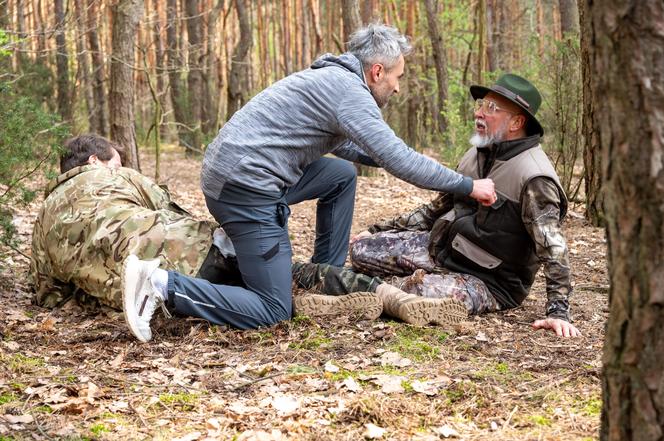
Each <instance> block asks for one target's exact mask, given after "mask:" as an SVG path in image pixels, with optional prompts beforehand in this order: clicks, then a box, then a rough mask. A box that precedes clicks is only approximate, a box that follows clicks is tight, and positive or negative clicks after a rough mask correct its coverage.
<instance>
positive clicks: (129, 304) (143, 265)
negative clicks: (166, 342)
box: [120, 254, 171, 343]
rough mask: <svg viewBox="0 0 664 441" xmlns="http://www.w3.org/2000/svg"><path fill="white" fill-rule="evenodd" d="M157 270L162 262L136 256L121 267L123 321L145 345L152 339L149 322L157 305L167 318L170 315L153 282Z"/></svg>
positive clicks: (128, 259) (130, 257) (128, 258)
mask: <svg viewBox="0 0 664 441" xmlns="http://www.w3.org/2000/svg"><path fill="white" fill-rule="evenodd" d="M157 268H159V259H154V260H139V258H138V257H136V256H135V255H133V254H131V255H130V256H129V257H127V258H126V259H125V261H124V263H123V264H122V275H121V280H120V283H121V285H122V306H123V312H124V318H125V321H126V322H127V324H128V325H129V329H131V332H132V333H133V334H134V335H135V336H136V338H138V339H139V340H140V341H142V342H144V343H145V342H148V341H150V340H151V339H152V330H151V329H150V320H152V315H153V314H154V311H155V310H156V309H157V306H161V308H162V310H163V311H164V314H165V315H166V316H167V317H170V316H171V314H170V313H169V312H168V310H167V309H166V305H165V304H164V299H163V298H162V297H161V295H160V294H159V293H157V292H156V291H155V290H154V289H153V288H152V284H151V283H150V277H151V276H152V273H153V272H154V270H156V269H157Z"/></svg>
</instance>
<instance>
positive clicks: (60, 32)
mask: <svg viewBox="0 0 664 441" xmlns="http://www.w3.org/2000/svg"><path fill="white" fill-rule="evenodd" d="M54 6H55V46H56V50H57V53H56V55H55V64H56V67H57V74H58V81H57V84H58V113H59V114H60V118H62V120H63V121H70V120H71V117H72V104H71V92H70V90H69V56H68V53H67V40H66V38H65V9H64V5H63V0H55V2H54ZM19 13H20V15H23V11H19Z"/></svg>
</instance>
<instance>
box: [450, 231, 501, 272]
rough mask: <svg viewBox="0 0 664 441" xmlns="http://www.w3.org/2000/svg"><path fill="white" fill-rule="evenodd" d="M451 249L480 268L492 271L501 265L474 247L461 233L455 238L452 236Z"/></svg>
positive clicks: (489, 254) (494, 257)
mask: <svg viewBox="0 0 664 441" xmlns="http://www.w3.org/2000/svg"><path fill="white" fill-rule="evenodd" d="M452 248H454V249H455V250H456V251H457V252H459V253H460V254H461V255H463V256H464V257H466V258H467V259H469V260H470V261H471V262H474V263H476V264H477V265H479V266H481V267H482V268H487V269H494V268H497V267H498V265H500V264H501V263H503V261H502V260H501V259H499V258H497V257H496V256H494V255H493V254H491V253H489V252H487V251H485V250H484V249H482V248H480V247H479V246H477V245H475V244H474V243H473V242H471V241H470V240H468V239H466V238H465V237H464V236H463V235H462V234H461V233H457V234H456V236H454V240H452Z"/></svg>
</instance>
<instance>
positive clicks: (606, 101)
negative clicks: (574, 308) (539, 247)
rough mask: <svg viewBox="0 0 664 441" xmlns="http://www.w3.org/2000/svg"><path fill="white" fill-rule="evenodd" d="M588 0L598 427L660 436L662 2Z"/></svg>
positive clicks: (663, 341) (621, 434) (663, 376)
mask: <svg viewBox="0 0 664 441" xmlns="http://www.w3.org/2000/svg"><path fill="white" fill-rule="evenodd" d="M585 1H586V5H585V8H586V11H587V13H588V17H586V19H589V26H590V41H591V45H590V48H589V49H590V57H589V58H590V72H589V73H590V75H591V78H592V82H593V90H594V91H596V92H598V91H601V95H600V94H597V93H595V94H594V96H595V97H596V98H598V99H597V100H596V103H597V108H596V112H595V114H594V119H593V120H594V122H595V128H596V130H597V131H598V136H599V145H600V146H601V155H602V156H601V162H602V165H603V167H602V169H603V170H602V172H603V174H602V184H603V189H604V191H605V193H606V198H605V200H604V206H605V209H606V222H607V237H608V246H609V256H608V257H609V273H610V281H611V290H610V293H609V302H610V314H609V321H608V324H607V329H606V339H605V343H604V358H603V365H604V375H603V384H602V386H603V399H604V408H603V411H602V426H601V430H600V438H601V439H602V440H610V441H614V440H615V441H618V440H621V441H629V440H634V441H637V440H638V441H655V440H657V441H661V440H664V369H662V366H663V365H664V264H663V260H664V81H662V78H663V77H664V31H663V29H664V2H662V1H661V0H631V1H624V0H620V1H619V0H606V1H604V2H597V1H593V0H585Z"/></svg>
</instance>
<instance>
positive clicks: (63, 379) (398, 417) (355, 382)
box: [0, 153, 608, 440]
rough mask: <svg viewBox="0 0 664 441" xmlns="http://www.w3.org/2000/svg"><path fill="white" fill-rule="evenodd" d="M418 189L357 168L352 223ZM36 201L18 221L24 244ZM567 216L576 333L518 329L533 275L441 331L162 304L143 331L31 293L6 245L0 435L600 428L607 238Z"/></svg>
mask: <svg viewBox="0 0 664 441" xmlns="http://www.w3.org/2000/svg"><path fill="white" fill-rule="evenodd" d="M144 162H153V161H151V160H150V161H147V160H146V161H144ZM199 167H200V165H199V162H198V161H196V160H185V159H183V158H182V156H181V155H180V154H174V153H171V154H169V155H167V156H166V157H164V158H163V162H162V177H163V180H164V181H165V183H166V184H168V185H169V188H170V190H171V192H172V194H173V196H174V199H175V200H176V201H178V202H180V203H181V205H183V206H185V207H186V208H188V209H190V210H191V211H192V212H193V213H194V214H195V215H196V216H199V217H201V218H202V217H206V216H208V214H207V211H206V209H205V205H204V202H203V198H202V195H201V192H200V190H199V187H198V179H197V178H193V177H197V176H198V170H199ZM144 172H145V174H147V175H148V176H153V173H154V171H153V169H152V168H150V167H147V166H146V167H145V169H144ZM38 184H40V183H35V185H38ZM432 195H433V193H430V192H427V191H423V190H419V189H416V188H415V187H412V186H410V185H408V184H404V183H402V182H401V181H399V180H397V179H395V178H393V177H391V176H388V175H386V174H384V173H383V174H380V175H379V176H378V177H374V178H360V180H359V185H358V194H357V206H356V211H355V220H354V224H353V232H359V231H361V230H362V229H363V227H365V226H366V225H368V224H370V223H371V222H372V221H374V220H377V219H381V218H386V217H390V216H393V215H395V214H397V213H400V212H402V211H405V210H407V209H410V208H413V207H415V206H416V205H418V204H421V203H423V202H426V201H428V200H429V199H430V198H431V197H432ZM38 206H39V201H37V202H36V203H35V204H33V205H32V206H31V207H30V208H29V209H28V210H26V211H24V212H22V213H21V216H19V218H18V225H19V227H20V231H21V234H22V235H23V238H24V242H25V243H24V245H23V246H22V250H23V252H24V253H25V254H29V240H30V234H31V230H32V222H33V221H34V217H35V215H36V213H37V210H38ZM571 211H572V213H571V216H570V217H569V218H568V220H567V222H566V225H565V232H566V237H567V240H568V245H569V248H570V258H571V264H572V270H573V273H574V280H575V295H574V298H573V312H574V319H575V323H576V325H577V326H578V328H579V329H580V330H581V332H582V333H583V337H582V338H579V339H575V340H562V339H559V338H557V337H556V336H554V335H553V334H551V333H548V332H544V331H538V332H535V331H533V330H532V329H531V328H530V324H531V323H532V322H533V321H534V320H535V319H537V318H540V317H542V316H543V313H544V300H545V295H544V282H543V278H542V276H541V274H540V276H539V277H538V280H537V283H536V285H535V287H534V289H533V290H532V293H531V296H530V297H529V298H528V299H526V301H525V302H524V304H523V305H522V307H520V308H518V309H515V310H511V311H508V312H502V313H495V314H488V315H485V316H482V317H474V318H472V319H471V320H470V321H469V322H467V323H465V324H463V325H462V326H459V327H458V328H456V329H453V330H451V329H450V330H447V329H440V328H436V327H426V328H415V327H412V326H410V325H405V324H403V323H399V322H395V321H392V320H390V319H386V318H382V319H380V320H378V321H375V322H368V321H360V322H355V321H350V320H348V319H347V318H344V317H340V318H336V319H331V320H321V321H315V320H310V319H307V318H304V319H302V318H298V319H295V320H293V321H290V322H286V323H282V324H280V325H277V326H275V327H272V328H269V329H261V330H256V331H236V330H231V329H227V328H224V327H217V326H208V325H207V324H206V323H204V322H202V321H200V320H193V319H187V320H185V319H173V320H166V319H163V318H161V317H159V319H158V320H157V321H156V323H155V324H156V326H155V334H156V335H155V338H154V341H153V342H151V343H149V344H139V343H138V342H137V341H136V340H135V339H134V338H133V337H132V336H131V335H130V333H129V331H128V329H127V327H126V326H125V324H124V321H123V319H122V315H121V314H120V313H118V312H115V311H111V310H103V311H101V312H99V311H85V310H83V309H82V308H81V307H79V306H78V305H76V304H74V303H69V304H67V305H65V306H64V307H62V308H60V309H57V310H54V311H50V310H46V309H42V308H38V307H35V306H33V305H31V302H30V300H31V294H30V292H29V288H28V286H27V282H26V272H27V267H28V265H27V259H26V258H25V257H23V256H20V255H19V254H12V255H11V256H10V257H8V258H6V259H5V260H4V262H2V265H3V266H5V268H6V270H5V271H3V272H2V273H1V275H0V299H1V300H0V301H1V302H2V305H3V307H2V310H1V311H0V333H1V337H2V341H1V342H0V361H1V363H0V439H1V440H7V439H38V440H40V439H122V440H125V439H164V440H165V439H177V440H203V439H234V440H286V439H294V440H295V439H297V440H300V439H302V440H357V439H362V438H364V437H367V438H372V437H374V438H378V437H379V436H382V438H380V439H394V440H406V439H408V440H411V439H412V440H436V439H446V438H457V439H463V440H589V439H596V438H597V434H598V424H599V413H600V409H601V397H600V372H601V352H602V340H603V335H604V322H605V320H606V318H607V294H608V286H607V285H608V282H607V273H606V262H605V256H606V243H605V240H604V234H603V231H602V230H600V229H596V228H593V227H590V226H589V225H588V224H587V223H586V222H585V221H584V220H583V219H582V216H581V213H582V212H583V207H580V206H573V207H572V210H571ZM314 214H315V204H313V203H304V204H301V205H299V206H295V207H293V213H292V216H291V219H290V231H291V236H292V241H293V247H294V252H295V257H296V258H299V259H306V258H307V257H308V256H309V255H310V252H311V250H312V244H313V232H314V231H313V229H314V222H315V220H314Z"/></svg>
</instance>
